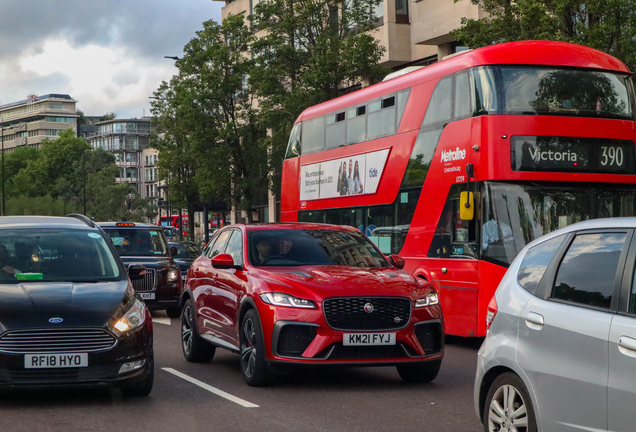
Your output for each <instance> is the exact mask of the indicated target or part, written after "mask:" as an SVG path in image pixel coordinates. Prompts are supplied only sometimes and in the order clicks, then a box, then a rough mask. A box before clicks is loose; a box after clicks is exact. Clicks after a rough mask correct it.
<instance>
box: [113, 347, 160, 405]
mask: <svg viewBox="0 0 636 432" xmlns="http://www.w3.org/2000/svg"><path fill="white" fill-rule="evenodd" d="M148 362H149V364H150V373H149V374H148V376H147V377H146V378H145V379H144V380H143V381H142V382H141V383H138V384H136V385H134V386H126V387H122V388H121V392H122V393H123V395H124V396H127V397H135V396H148V395H149V394H150V392H151V391H152V385H153V383H154V380H155V360H154V356H151V357H150V358H149V359H148Z"/></svg>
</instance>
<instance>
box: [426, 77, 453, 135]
mask: <svg viewBox="0 0 636 432" xmlns="http://www.w3.org/2000/svg"><path fill="white" fill-rule="evenodd" d="M451 84H452V81H451V77H450V76H447V77H445V78H442V79H441V80H439V82H438V83H437V85H436V86H435V90H433V94H432V95H431V100H430V101H429V102H428V107H427V108H426V115H425V116H424V122H423V124H424V125H431V124H435V123H442V122H449V121H450V118H451V90H452V85H451Z"/></svg>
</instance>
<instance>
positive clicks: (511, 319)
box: [474, 217, 636, 432]
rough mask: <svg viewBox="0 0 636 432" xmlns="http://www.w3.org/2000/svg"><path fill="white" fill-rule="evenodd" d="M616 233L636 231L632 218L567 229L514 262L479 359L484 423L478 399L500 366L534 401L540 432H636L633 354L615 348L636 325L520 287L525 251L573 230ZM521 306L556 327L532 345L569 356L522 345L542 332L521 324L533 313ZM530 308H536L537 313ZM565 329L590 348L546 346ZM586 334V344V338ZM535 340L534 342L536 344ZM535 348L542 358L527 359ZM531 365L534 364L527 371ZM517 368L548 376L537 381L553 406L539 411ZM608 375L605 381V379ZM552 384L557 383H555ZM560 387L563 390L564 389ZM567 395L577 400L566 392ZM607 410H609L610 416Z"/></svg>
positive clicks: (530, 386)
mask: <svg viewBox="0 0 636 432" xmlns="http://www.w3.org/2000/svg"><path fill="white" fill-rule="evenodd" d="M619 227H620V228H636V218H633V217H632V218H612V219H595V220H591V221H585V222H580V223H577V224H574V225H570V226H568V227H566V228H563V229H560V230H558V231H555V232H552V233H550V234H547V235H545V236H543V237H541V238H539V239H537V240H535V241H533V242H531V243H530V244H528V245H527V246H526V247H525V248H524V249H523V250H522V251H521V252H520V253H519V255H518V256H517V257H516V259H515V261H514V262H513V263H512V264H511V266H510V268H509V269H508V271H507V272H506V275H505V276H504V278H503V279H502V281H501V283H500V284H499V287H498V288H497V291H496V292H495V299H496V301H497V305H498V312H497V315H496V317H495V320H494V322H493V324H492V326H491V329H490V331H489V332H488V334H487V336H486V338H485V340H484V343H483V344H482V346H481V348H480V349H479V352H478V361H477V372H476V377H475V387H474V398H475V411H476V414H477V415H478V416H480V417H481V414H482V413H481V412H480V409H479V398H480V395H481V392H482V391H487V390H482V386H481V382H482V380H483V378H484V376H485V375H486V374H487V373H488V371H489V370H491V369H492V368H494V367H497V366H504V367H506V368H508V369H510V370H511V371H513V372H515V373H516V374H517V375H518V376H519V377H520V378H521V379H522V381H523V382H524V384H525V385H526V388H527V389H528V392H529V394H530V398H531V399H532V405H533V407H534V411H535V416H536V419H537V426H538V430H539V431H550V432H552V431H559V430H566V431H573V430H577V431H588V432H595V431H606V430H611V431H633V430H635V429H636V427H635V421H634V418H635V416H634V412H633V411H632V410H633V409H634V408H633V407H634V406H636V373H634V370H635V368H636V350H632V351H631V352H630V351H629V350H626V349H625V348H623V349H622V350H620V349H619V347H618V341H619V340H620V338H621V337H625V336H627V337H630V338H632V339H634V340H635V341H636V319H634V318H630V317H623V316H614V315H613V314H610V313H605V312H599V311H595V310H591V309H586V308H582V307H574V306H567V305H563V304H560V303H556V302H548V301H544V300H540V299H537V298H536V297H534V296H532V295H531V294H529V293H528V292H527V291H525V290H524V289H523V288H522V287H520V286H519V284H518V283H517V272H518V270H519V265H520V263H521V261H522V260H523V257H524V256H525V254H526V252H527V251H528V249H530V248H532V247H534V246H536V245H537V244H539V243H542V242H544V241H547V240H549V239H551V238H554V237H556V236H559V235H562V234H565V233H569V232H573V231H580V230H585V229H603V228H619ZM545 303H553V304H554V307H555V308H556V307H557V306H558V307H566V308H568V309H572V310H571V311H569V312H568V313H566V316H562V317H561V316H556V313H554V312H553V311H551V310H550V309H549V308H548V309H545ZM526 306H532V307H533V310H532V311H533V312H535V313H539V314H542V315H543V317H544V320H546V315H547V316H548V317H549V322H547V321H546V322H545V324H547V325H549V326H551V327H552V326H554V329H555V331H551V332H550V333H553V334H548V335H547V336H545V337H543V339H544V341H540V339H541V338H535V339H537V341H539V342H540V343H542V342H545V343H548V344H549V346H551V347H553V348H554V347H559V348H562V347H563V344H566V348H568V349H569V354H567V356H566V357H564V356H563V354H557V353H555V352H550V350H549V349H548V347H545V346H539V347H537V346H535V345H531V341H530V339H527V338H528V337H529V336H528V335H530V334H531V331H532V332H535V333H540V332H541V331H538V330H533V329H531V328H530V327H529V326H528V325H527V324H526V320H525V315H524V314H523V313H524V311H525V312H526V314H527V312H530V311H531V310H530V308H529V307H526ZM540 307H541V309H540ZM534 309H537V311H535V310H534ZM588 317H589V318H588ZM515 318H516V319H515ZM568 318H569V319H572V318H574V321H577V322H578V323H579V324H580V325H582V327H576V326H572V323H568ZM588 320H589V321H588ZM545 324H544V328H545ZM610 325H611V334H610V329H609V327H610ZM568 328H569V329H570V330H572V331H573V332H574V335H576V336H575V337H577V338H580V340H579V343H581V342H583V343H584V344H585V343H586V342H584V340H585V341H591V343H592V344H594V346H593V347H590V346H586V345H582V346H575V345H573V344H568V339H567V338H563V337H562V335H561V340H551V338H552V337H554V336H557V337H558V334H555V333H558V332H560V331H561V330H564V329H568ZM557 329H558V330H557ZM584 333H586V334H587V335H589V336H591V337H589V338H587V337H583V336H582V335H583V334H584ZM603 333H604V334H605V336H604V337H605V342H603V340H602V339H600V338H601V336H602V334H603ZM519 334H521V338H522V339H524V340H522V341H521V342H520V341H519ZM569 337H570V336H568V338H569ZM608 338H609V341H608ZM537 341H535V342H534V343H535V344H536V342H537ZM599 347H600V351H601V353H598V352H595V353H591V350H594V351H596V350H599ZM603 347H604V348H603ZM519 349H523V350H525V351H524V352H523V353H519V354H518V353H517V351H518V350H519ZM537 349H539V350H540V351H541V353H542V355H538V354H536V353H532V351H534V350H537ZM603 351H604V353H605V354H608V353H609V354H608V356H607V357H606V356H604V355H603ZM625 352H627V354H626V353H625ZM590 354H591V355H590ZM590 357H591V358H590ZM518 359H519V362H518ZM546 359H549V361H546ZM574 359H576V360H582V363H583V365H582V366H577V367H576V368H575V367H573V363H572V362H573V360H574ZM532 360H534V362H535V363H538V365H536V364H535V365H533V364H531V363H532ZM589 360H596V361H598V360H600V362H601V364H591V362H590V361H589ZM520 363H521V364H524V365H525V366H526V367H527V368H529V369H530V375H531V376H533V375H534V374H545V380H544V379H541V380H540V381H543V383H545V384H546V385H549V386H551V387H553V389H554V394H556V395H557V397H555V398H554V399H553V400H551V401H550V402H549V403H550V404H551V405H550V406H548V403H546V402H544V401H543V400H542V403H541V404H539V403H538V398H537V391H536V389H535V386H534V385H533V381H532V380H531V379H530V377H529V376H528V374H527V373H526V371H525V370H524V368H523V367H522V366H520ZM603 363H605V364H603ZM603 371H604V372H603ZM586 373H590V374H591V376H589V377H586V376H585V374H586ZM608 375H609V378H607V377H608ZM559 376H565V378H560V377H559ZM603 376H605V378H603ZM550 378H552V379H554V381H551V379H550ZM557 381H558V382H559V384H554V383H556V382H557ZM603 381H605V382H606V383H607V384H608V386H609V389H608V390H606V395H608V396H607V397H608V398H609V401H607V400H605V401H603V400H602V399H603V397H602V396H599V395H600V394H601V393H602V391H600V390H599V389H598V387H599V385H602V383H603ZM563 382H565V383H566V384H565V386H564V387H561V384H563ZM568 382H569V384H568ZM542 386H543V384H540V385H539V387H540V389H541V387H542ZM577 388H578V389H577ZM580 389H584V390H583V393H581V390H580ZM588 389H592V394H590V395H588V394H587V393H586V392H587V390H588ZM541 390H542V389H541ZM549 391H551V390H549ZM572 391H574V392H575V393H570V392H572ZM540 393H541V391H540ZM572 394H574V395H576V397H571V395H572ZM559 396H560V397H559ZM588 396H589V398H588ZM540 397H541V396H540ZM599 397H600V399H599ZM564 404H565V406H564ZM608 404H609V407H610V408H609V410H608V409H607V406H608ZM544 410H545V411H546V412H544ZM559 410H565V411H566V412H565V413H563V414H557V415H556V417H557V418H551V417H550V415H551V414H554V411H559ZM599 410H600V412H599ZM595 416H598V417H595ZM594 417H595V418H594ZM590 418H592V422H591V423H586V422H587V421H589V420H590ZM568 419H570V420H573V422H572V423H571V422H569V421H568ZM603 419H604V420H603ZM548 425H549V426H548ZM592 425H594V426H592ZM608 426H609V429H608Z"/></svg>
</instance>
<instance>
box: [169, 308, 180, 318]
mask: <svg viewBox="0 0 636 432" xmlns="http://www.w3.org/2000/svg"><path fill="white" fill-rule="evenodd" d="M166 313H167V314H168V316H169V317H170V318H179V317H180V316H181V308H179V307H175V308H169V309H166Z"/></svg>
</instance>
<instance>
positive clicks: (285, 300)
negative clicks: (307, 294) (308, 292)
mask: <svg viewBox="0 0 636 432" xmlns="http://www.w3.org/2000/svg"><path fill="white" fill-rule="evenodd" d="M260 297H261V300H263V301H264V302H265V303H268V304H271V305H274V306H285V307H295V308H304V309H316V305H315V304H314V302H312V301H311V300H305V299H301V298H298V297H294V296H290V295H289V294H284V293H266V294H261V295H260Z"/></svg>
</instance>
